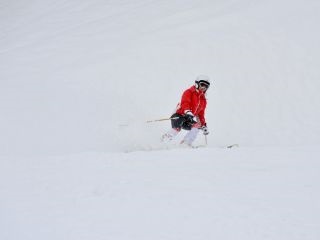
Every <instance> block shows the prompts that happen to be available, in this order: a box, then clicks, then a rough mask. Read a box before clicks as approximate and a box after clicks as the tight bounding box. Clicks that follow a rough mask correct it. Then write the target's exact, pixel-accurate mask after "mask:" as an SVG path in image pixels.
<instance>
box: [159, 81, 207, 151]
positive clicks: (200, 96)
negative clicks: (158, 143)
mask: <svg viewBox="0 0 320 240" xmlns="http://www.w3.org/2000/svg"><path fill="white" fill-rule="evenodd" d="M209 87H210V79H209V77H208V76H206V75H199V76H198V77H197V78H196V80H195V85H194V86H192V87H190V88H188V89H187V90H185V91H184V92H183V94H182V98H181V102H180V103H179V104H178V106H177V108H176V111H175V113H174V114H173V115H172V116H171V117H170V119H171V126H172V128H171V129H170V130H169V131H168V132H167V133H165V134H164V135H163V136H162V137H161V140H162V141H171V140H172V139H173V138H174V137H176V136H177V135H178V133H179V132H180V131H181V129H184V130H187V131H188V133H187V134H186V135H185V136H184V138H183V140H182V141H181V142H180V144H183V145H187V146H190V147H192V143H193V141H194V140H195V139H196V137H197V135H198V132H199V130H200V129H201V130H202V131H203V134H204V135H208V134H209V131H208V128H207V123H206V119H205V110H206V106H207V100H206V92H207V90H208V88H209Z"/></svg>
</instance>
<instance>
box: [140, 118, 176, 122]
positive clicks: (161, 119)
mask: <svg viewBox="0 0 320 240" xmlns="http://www.w3.org/2000/svg"><path fill="white" fill-rule="evenodd" d="M178 118H179V117H172V118H160V119H154V120H148V121H146V122H147V123H152V122H161V121H167V120H171V119H178Z"/></svg>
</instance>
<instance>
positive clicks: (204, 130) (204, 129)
mask: <svg viewBox="0 0 320 240" xmlns="http://www.w3.org/2000/svg"><path fill="white" fill-rule="evenodd" d="M201 129H202V131H203V135H208V134H209V130H208V127H207V126H206V125H204V126H202V128H201Z"/></svg>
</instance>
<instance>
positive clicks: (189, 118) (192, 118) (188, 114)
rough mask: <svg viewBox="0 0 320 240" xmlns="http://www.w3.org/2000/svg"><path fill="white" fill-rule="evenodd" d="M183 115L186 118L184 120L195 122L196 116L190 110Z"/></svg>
mask: <svg viewBox="0 0 320 240" xmlns="http://www.w3.org/2000/svg"><path fill="white" fill-rule="evenodd" d="M184 117H185V119H186V122H189V123H192V124H193V123H196V122H197V118H196V117H195V116H194V115H193V113H192V112H191V111H188V112H186V114H185V115H184Z"/></svg>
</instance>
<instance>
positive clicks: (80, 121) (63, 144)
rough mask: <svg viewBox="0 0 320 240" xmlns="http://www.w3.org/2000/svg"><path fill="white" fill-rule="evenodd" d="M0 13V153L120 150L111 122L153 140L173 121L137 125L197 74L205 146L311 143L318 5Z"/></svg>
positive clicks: (88, 7) (315, 128)
mask: <svg viewBox="0 0 320 240" xmlns="http://www.w3.org/2000/svg"><path fill="white" fill-rule="evenodd" d="M0 9H1V10H0V20H1V21H0V28H1V32H0V41H1V45H0V84H1V85H0V91H1V92H0V96H1V101H0V111H1V116H2V117H1V119H0V128H1V129H0V131H1V136H0V143H1V144H0V146H1V149H0V152H2V153H4V154H12V153H14V154H17V153H18V154H25V153H28V154H34V153H39V152H41V153H44V154H47V153H67V152H79V151H113V150H116V151H118V150H122V148H123V147H122V146H121V147H120V148H119V142H120V143H124V142H125V141H126V139H128V136H130V134H131V132H130V131H129V132H128V130H127V129H126V130H123V129H121V128H120V129H119V128H118V126H119V124H123V123H128V122H130V123H131V122H132V121H134V122H135V124H136V125H135V128H137V126H139V129H138V130H137V131H138V132H139V136H141V138H140V139H136V141H139V142H140V143H141V144H145V143H146V142H150V141H152V140H153V139H155V138H158V136H159V133H160V132H161V133H162V132H163V131H166V130H167V128H168V125H169V124H168V123H164V124H158V125H153V126H151V127H150V126H148V127H149V128H150V129H149V131H148V133H147V132H146V131H145V126H141V125H143V123H144V121H145V120H149V119H157V118H162V117H167V116H169V115H170V114H171V113H172V111H173V109H174V108H175V106H176V104H177V102H178V101H179V100H180V95H181V93H182V91H183V90H184V89H185V88H187V87H188V86H190V85H192V84H193V81H194V79H195V77H196V75H198V74H200V73H203V74H207V75H209V76H211V78H212V80H213V82H214V83H213V87H212V88H211V89H210V93H209V96H208V98H209V106H208V110H207V119H208V125H209V127H210V129H212V131H213V133H214V135H211V137H210V143H211V144H212V145H219V144H226V143H230V141H231V142H234V141H236V142H238V143H240V144H242V145H248V146H257V145H279V144H285V145H301V144H314V143H319V136H320V125H319V124H320V123H319V122H320V121H319V116H320V113H319V111H320V110H319V109H320V106H319V105H320V99H319V98H320V97H319V94H318V89H319V87H320V86H319V85H320V83H319V81H318V79H319V70H318V62H319V46H318V42H319V31H317V30H316V29H317V23H318V22H319V21H318V20H319V19H318V18H319V17H318V14H317V13H318V10H319V3H318V2H317V1H312V0H308V1H298V0H294V1H287V0H281V1H275V0H271V1H249V0H246V1H235V0H228V1H217V0H216V1H205V0H201V1H191V0H187V1H168V0H164V1H160V2H156V1H142V0H135V1H98V0H94V1H90V2H88V1H64V0H58V1H55V2H49V1H36V0H33V1H29V2H24V1H19V2H12V1H7V0H4V1H2V3H1V8H0ZM151 132H152V134H151ZM119 135H122V136H123V138H121V139H118V136H119ZM146 140H147V141H146ZM125 144H127V143H125ZM128 144H130V143H128Z"/></svg>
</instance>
